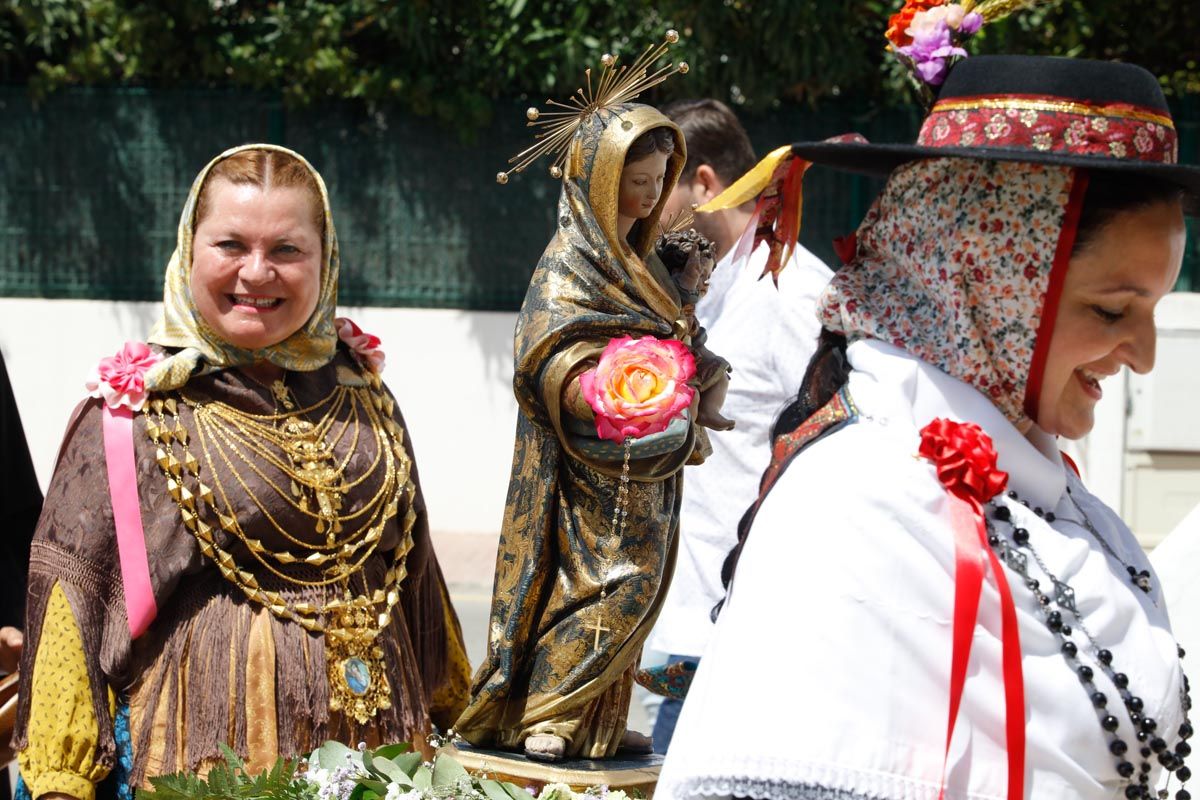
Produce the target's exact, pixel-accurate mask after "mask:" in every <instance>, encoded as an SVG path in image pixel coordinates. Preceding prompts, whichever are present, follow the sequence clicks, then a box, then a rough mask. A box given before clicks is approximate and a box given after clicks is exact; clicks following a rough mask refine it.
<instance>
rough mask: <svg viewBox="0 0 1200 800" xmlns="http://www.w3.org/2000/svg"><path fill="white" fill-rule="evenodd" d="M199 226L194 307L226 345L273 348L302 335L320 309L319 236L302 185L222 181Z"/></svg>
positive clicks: (213, 190) (310, 201) (193, 279)
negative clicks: (267, 185)
mask: <svg viewBox="0 0 1200 800" xmlns="http://www.w3.org/2000/svg"><path fill="white" fill-rule="evenodd" d="M206 191H208V192H210V193H211V194H210V197H211V200H210V203H209V209H210V210H209V211H208V212H207V213H206V214H205V216H204V218H203V219H202V220H200V221H199V224H198V225H197V226H196V233H195V237H194V243H193V251H192V270H191V290H192V298H193V300H194V301H195V304H196V308H197V310H199V312H200V315H201V316H202V317H203V318H204V321H205V322H206V323H208V326H209V327H210V328H212V330H213V331H214V332H216V334H217V335H218V336H220V337H221V338H222V339H223V340H224V341H226V342H228V343H229V344H231V345H233V346H234V347H240V348H243V349H246V350H258V349H262V348H264V347H271V346H273V345H276V344H279V343H280V342H282V341H283V340H285V339H287V338H288V337H289V336H291V335H292V334H293V333H295V332H296V331H298V330H300V328H302V327H303V326H304V325H305V323H307V322H308V319H309V317H311V316H312V313H313V311H314V310H315V309H316V307H317V297H318V295H319V294H320V287H321V257H322V253H321V245H322V241H321V231H320V230H319V229H318V228H317V225H316V223H315V222H314V214H313V202H314V201H313V198H312V197H311V196H310V194H309V193H308V192H307V191H306V190H305V189H304V188H302V187H267V188H265V189H264V188H262V187H259V186H254V185H241V184H234V183H231V182H230V181H227V180H219V182H218V183H217V184H216V185H214V186H211V187H207V188H206Z"/></svg>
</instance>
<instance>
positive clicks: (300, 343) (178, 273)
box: [146, 144, 339, 391]
mask: <svg viewBox="0 0 1200 800" xmlns="http://www.w3.org/2000/svg"><path fill="white" fill-rule="evenodd" d="M244 150H274V151H276V152H279V153H286V154H287V155H290V156H292V157H293V158H295V159H296V160H297V161H299V162H300V163H301V164H303V165H304V166H305V167H306V168H307V169H308V171H309V172H311V173H312V175H313V178H315V179H316V183H317V188H318V189H319V190H320V193H321V203H322V205H323V206H324V214H325V240H324V242H323V245H322V248H321V255H322V263H321V288H320V292H319V294H318V295H317V307H316V309H315V310H314V311H313V314H312V316H311V317H309V319H308V322H306V323H305V324H304V326H303V327H302V328H300V330H298V331H296V332H295V333H293V334H292V335H291V336H289V337H288V338H287V339H285V340H284V341H282V342H280V343H279V344H276V345H272V346H271V347H265V348H262V349H260V350H243V349H241V348H239V347H234V346H233V345H231V344H229V343H228V342H226V341H225V340H224V339H222V338H221V337H220V336H219V335H217V333H216V332H215V331H214V330H213V329H212V328H210V327H209V326H208V324H207V323H205V321H204V319H203V317H201V316H200V312H199V310H197V308H196V303H195V300H194V299H193V298H192V289H191V272H192V239H193V237H194V236H195V233H196V220H195V216H196V203H197V202H198V201H199V198H200V190H201V189H202V188H203V186H204V181H205V179H206V178H207V177H208V174H209V172H211V171H212V168H213V167H214V166H215V165H216V164H217V163H218V162H220V161H223V160H225V159H226V158H229V157H230V156H232V155H235V154H237V153H240V152H242V151H244ZM338 268H339V261H338V245H337V233H336V231H335V230H334V228H333V215H332V213H331V211H330V206H329V194H328V192H327V191H326V190H325V182H324V181H323V180H321V176H320V174H319V173H318V172H317V171H316V170H315V169H313V167H312V165H311V164H309V163H308V162H307V161H306V160H305V159H304V157H303V156H301V155H300V154H299V153H296V152H293V151H292V150H288V149H287V148H286V147H279V146H277V145H272V144H248V145H243V146H241V147H235V148H233V149H231V150H226V151H225V152H224V153H221V155H219V156H217V157H216V158H214V159H213V160H212V161H210V162H209V163H208V166H206V167H205V168H204V169H202V170H201V171H200V174H199V175H197V176H196V180H195V181H194V182H193V183H192V189H191V191H190V192H188V198H187V202H186V203H184V205H183V213H182V214H181V215H180V217H179V234H178V239H177V243H176V245H175V252H174V253H173V254H172V255H171V260H170V262H168V263H167V273H166V277H165V279H164V280H163V308H162V316H161V317H159V320H158V322H156V323H155V325H154V327H153V328H152V329H151V331H150V336H149V337H148V341H150V342H153V343H154V344H160V345H162V346H164V347H178V348H182V349H181V350H180V351H179V352H178V353H176V354H174V355H172V356H170V357H168V358H166V359H164V360H163V361H161V362H159V363H158V364H156V365H155V366H154V367H152V368H151V369H150V371H149V372H148V373H147V374H146V388H147V389H149V390H151V391H168V390H170V389H177V388H179V387H180V386H183V385H184V384H185V383H187V381H188V379H189V378H190V377H191V376H192V375H193V374H204V373H207V372H215V371H217V370H221V369H229V368H230V367H238V366H242V365H244V364H253V363H256V362H259V361H269V362H271V363H272V364H275V365H277V366H280V367H283V368H284V369H289V370H296V371H299V372H308V371H311V370H314V369H317V368H318V367H321V366H323V365H324V364H326V363H328V362H329V360H330V359H331V358H333V355H334V353H335V352H336V350H337V341H338V337H337V331H336V329H335V328H334V312H335V309H336V307H337V283H338Z"/></svg>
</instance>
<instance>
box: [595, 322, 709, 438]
mask: <svg viewBox="0 0 1200 800" xmlns="http://www.w3.org/2000/svg"><path fill="white" fill-rule="evenodd" d="M695 374H696V360H695V358H693V357H692V353H691V351H690V350H688V348H687V347H686V346H685V345H684V344H683V343H682V342H678V341H676V340H674V339H656V338H654V337H653V336H644V337H642V338H641V339H633V338H632V337H629V336H622V337H621V338H619V339H613V340H611V341H610V342H609V343H608V347H606V348H604V353H602V354H601V356H600V363H599V364H597V365H596V368H595V369H593V370H589V371H587V372H585V373H583V374H582V375H580V376H579V388H580V389H581V390H582V392H583V398H584V399H585V400H587V402H588V405H590V406H591V407H592V411H594V412H596V435H597V436H599V437H600V438H601V439H608V440H610V441H614V442H623V441H625V439H626V438H629V437H632V438H634V439H640V438H642V437H643V436H646V435H648V434H651V433H658V432H659V431H662V430H665V429H666V427H667V425H669V424H670V423H671V420H673V419H675V418H677V417H679V416H681V415H682V414H683V412H684V410H686V409H687V407H688V406H690V405H691V404H692V397H693V396H694V395H695V393H696V390H695V389H693V388H692V387H691V386H688V384H687V382H688V381H689V380H690V379H691V378H692V376H694V375H695Z"/></svg>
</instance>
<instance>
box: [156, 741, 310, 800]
mask: <svg viewBox="0 0 1200 800" xmlns="http://www.w3.org/2000/svg"><path fill="white" fill-rule="evenodd" d="M221 750H222V752H223V753H224V756H225V758H224V760H223V761H220V762H218V763H217V764H216V765H215V766H214V767H213V768H212V770H210V771H209V773H208V778H207V780H206V779H203V778H201V777H199V776H198V775H196V774H195V773H178V774H176V775H166V776H163V777H159V778H151V779H150V785H151V786H152V787H153V788H151V789H148V790H147V789H138V790H137V800H316V798H317V789H316V787H315V786H314V785H313V784H311V783H309V782H308V781H306V780H304V779H303V778H301V777H298V776H297V774H296V766H297V763H296V762H295V761H287V760H284V759H282V758H281V759H279V760H278V761H276V762H275V766H274V767H272V768H271V769H270V770H267V771H265V772H261V773H259V774H258V775H251V774H250V773H248V772H247V771H246V767H245V764H243V763H242V761H241V759H239V758H238V757H237V755H236V754H235V753H234V752H233V751H232V750H230V749H229V748H228V747H225V746H224V745H222V747H221Z"/></svg>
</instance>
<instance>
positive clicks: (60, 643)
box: [15, 145, 468, 798]
mask: <svg viewBox="0 0 1200 800" xmlns="http://www.w3.org/2000/svg"><path fill="white" fill-rule="evenodd" d="M338 267H339V259H338V247H337V235H336V232H335V230H334V226H333V219H332V216H331V214H330V209H329V201H328V196H327V193H326V191H325V186H324V183H323V182H322V180H321V178H320V176H319V175H318V174H317V172H316V171H315V170H314V169H313V168H312V167H311V166H310V165H309V164H308V163H307V162H306V161H304V159H303V158H301V157H300V156H299V155H298V154H296V153H293V152H291V151H289V150H285V149H283V148H279V147H274V146H271V145H252V146H247V147H242V148H235V149H234V150H231V151H229V152H226V153H224V154H222V155H221V156H219V157H218V158H216V159H215V160H214V161H213V162H212V163H210V164H209V166H208V167H206V168H205V170H203V171H202V172H201V173H200V175H199V176H198V177H197V179H196V181H195V183H194V184H193V187H192V190H191V193H190V195H189V199H188V203H187V204H186V205H185V207H184V210H183V213H182V215H181V218H180V223H179V237H178V244H177V247H176V251H175V254H174V255H173V257H172V258H171V261H170V263H169V264H168V266H167V272H166V277H165V280H164V290H163V311H162V317H161V319H160V320H159V322H158V324H157V325H156V326H155V327H154V330H153V331H152V332H151V334H150V337H149V340H150V344H151V346H147V345H146V344H142V343H130V344H128V345H126V347H125V350H123V351H122V352H121V353H119V354H118V355H117V356H115V357H113V358H110V359H105V360H104V361H103V362H102V363H101V365H100V367H99V368H98V369H97V374H96V376H94V379H93V381H92V382H91V384H90V385H91V386H92V387H94V392H93V397H95V398H103V401H102V400H101V399H93V400H89V401H85V402H84V403H83V404H82V405H81V406H80V408H79V410H78V411H77V412H76V418H75V419H74V420H73V421H72V423H71V425H70V427H69V428H68V431H67V435H66V439H65V441H64V443H63V445H62V449H61V455H60V459H59V463H58V467H57V469H56V471H55V474H54V478H53V480H52V482H51V485H50V489H49V493H48V495H47V513H45V514H44V515H43V516H42V519H41V521H40V523H39V527H38V532H37V536H36V539H35V542H34V544H33V553H32V558H31V566H30V601H29V610H28V616H27V621H26V632H27V643H28V644H27V647H26V649H25V654H24V660H23V663H22V665H21V675H22V683H21V689H20V692H21V701H20V710H19V718H18V726H17V735H16V737H15V744H16V746H17V747H18V749H19V750H20V764H21V774H22V777H23V779H24V781H25V782H26V784H27V785H28V789H29V792H30V794H31V795H32V796H33V797H41V798H58V797H63V796H71V797H78V798H92V797H93V796H94V795H95V794H96V793H97V784H101V785H100V787H99V793H100V796H101V797H106V796H113V795H114V794H115V795H117V796H128V791H129V789H130V788H131V787H138V786H144V785H145V784H146V782H147V779H148V778H150V777H152V776H155V775H160V774H164V773H171V772H175V771H180V770H187V771H195V770H203V769H204V768H206V767H207V766H208V765H210V764H211V763H212V761H213V759H215V758H217V757H219V755H220V752H221V750H220V748H221V747H222V746H223V745H228V746H229V747H231V748H233V750H234V751H235V752H237V753H238V754H239V756H241V757H242V758H244V759H245V760H246V762H247V763H248V764H249V765H250V767H251V768H252V769H256V770H257V769H263V768H266V767H269V766H270V765H272V764H273V763H274V761H275V759H276V757H277V756H281V755H282V756H285V757H296V756H298V755H301V754H303V753H307V752H310V751H311V750H312V749H313V748H314V747H315V746H317V745H319V744H320V743H321V742H323V741H324V740H325V739H327V738H337V739H340V740H342V741H351V742H357V741H361V740H366V741H381V740H387V741H402V740H406V739H413V740H415V741H417V742H422V741H424V736H425V734H426V733H428V732H429V731H430V729H431V726H432V725H433V724H435V723H437V724H440V725H441V726H443V727H445V726H447V725H448V724H449V723H450V722H451V721H453V719H454V717H455V716H456V715H457V713H458V712H459V711H460V710H461V708H462V706H463V705H464V704H465V700H466V684H467V679H468V675H467V670H468V666H467V663H466V657H465V652H464V650H463V647H462V634H461V631H460V629H459V625H458V620H457V618H456V616H455V614H454V610H453V608H452V607H451V606H450V603H449V599H448V595H447V593H446V590H445V586H444V583H443V581H442V577H441V571H440V569H439V567H438V563H437V559H436V557H435V556H434V553H433V551H432V545H431V543H430V538H429V526H428V519H427V516H426V512H425V504H424V500H423V498H422V495H421V490H420V482H419V480H418V477H417V471H416V466H415V463H414V454H413V450H412V443H411V439H410V438H409V436H408V435H407V432H406V431H405V428H404V420H403V417H402V416H401V414H400V412H399V410H398V409H397V408H396V407H395V400H394V398H393V397H392V395H391V393H390V392H389V391H388V390H387V388H386V387H385V386H384V385H383V382H382V380H381V379H380V376H379V374H378V370H379V369H381V368H382V363H383V358H382V354H381V353H380V352H379V349H378V345H379V342H378V340H377V339H375V338H374V337H371V336H369V335H368V334H364V333H363V332H362V331H361V330H359V329H358V328H357V327H356V326H354V325H353V323H350V322H349V321H348V320H340V319H339V320H335V318H334V311H335V306H336V303H337V281H338ZM121 420H125V422H124V423H121V422H120V421H121ZM131 436H132V441H130V437H131ZM102 782H103V783H102Z"/></svg>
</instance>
